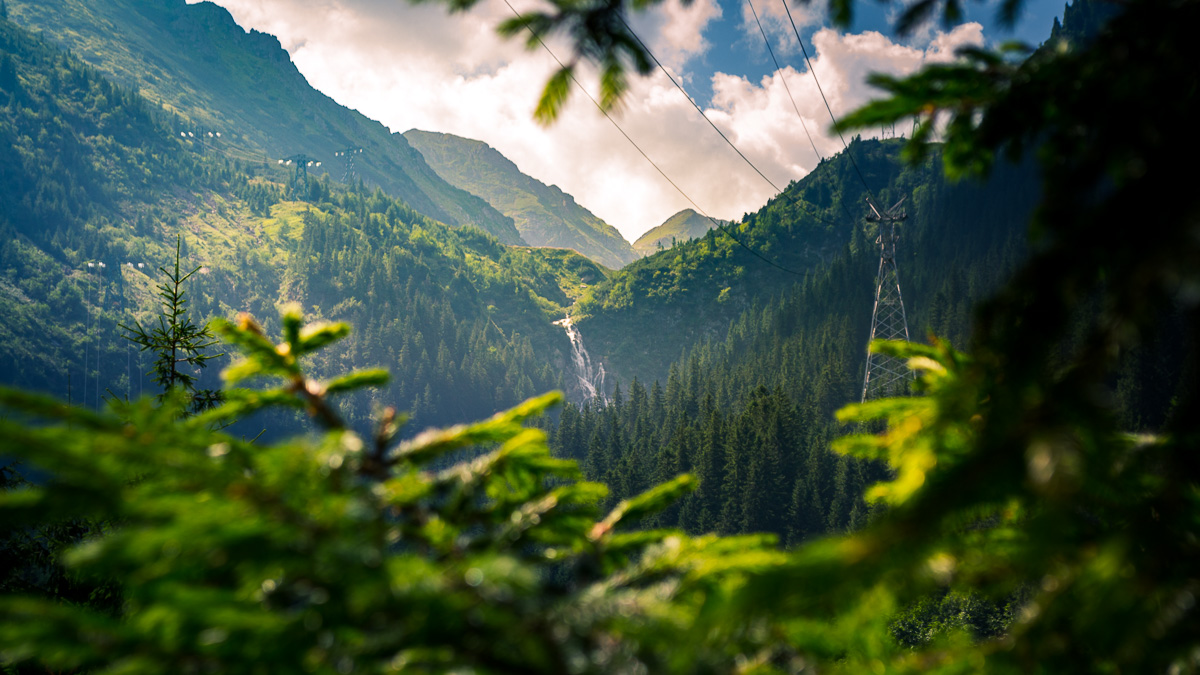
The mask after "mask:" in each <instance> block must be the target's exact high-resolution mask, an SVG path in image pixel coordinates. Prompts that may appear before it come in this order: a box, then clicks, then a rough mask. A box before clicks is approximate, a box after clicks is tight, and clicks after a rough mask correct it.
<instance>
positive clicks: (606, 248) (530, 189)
mask: <svg viewBox="0 0 1200 675" xmlns="http://www.w3.org/2000/svg"><path fill="white" fill-rule="evenodd" d="M404 137H405V138H406V139H408V142H409V143H411V144H412V145H413V147H415V148H416V149H417V150H419V151H420V152H421V154H422V155H424V156H425V161H426V162H428V163H429V165H430V166H431V167H433V170H434V171H436V172H437V173H438V175H439V176H441V177H442V178H443V179H445V180H446V182H448V183H450V184H451V185H454V186H456V187H459V188H462V189H463V190H467V191H468V192H470V193H472V194H476V195H479V196H480V197H483V198H484V199H485V200H487V202H488V203H489V204H491V205H492V206H493V207H495V208H496V210H498V211H500V212H501V213H503V214H504V215H506V216H508V217H511V218H512V219H513V222H514V223H515V224H516V227H517V230H518V231H519V232H520V233H521V236H522V237H523V238H524V239H525V241H526V242H528V243H529V245H531V246H549V247H555V248H569V249H572V250H574V251H576V252H577V253H581V254H583V255H585V256H587V257H589V258H591V259H592V260H595V261H596V262H598V263H600V264H602V265H604V266H606V267H609V268H612V269H620V268H622V267H624V266H625V265H627V264H629V263H631V262H633V261H634V260H637V258H638V257H639V256H638V255H637V253H635V252H634V250H633V247H632V246H630V244H629V242H628V241H626V240H625V238H624V237H622V236H621V233H620V232H618V231H617V229H616V228H615V227H613V226H612V225H609V224H608V223H606V222H604V221H603V220H601V219H600V218H598V217H597V216H596V215H595V214H593V213H592V212H591V211H588V210H587V209H586V208H584V207H582V206H580V205H579V204H577V203H576V202H575V198H574V197H572V196H571V195H569V194H567V193H565V192H563V191H562V190H560V189H559V188H558V187H557V186H555V185H546V184H545V183H542V182H541V181H539V180H537V179H535V178H532V177H530V176H528V175H526V174H524V173H522V172H521V170H520V169H519V168H517V165H516V164H514V163H513V162H512V161H511V160H510V159H508V158H507V157H505V156H504V155H502V154H500V152H499V151H497V150H495V149H494V148H492V147H491V146H489V145H488V144H486V143H484V142H482V141H476V140H471V139H469V138H462V137H460V136H455V135H453V134H444V133H436V132H429V131H421V130H419V129H412V130H410V131H406V132H404Z"/></svg>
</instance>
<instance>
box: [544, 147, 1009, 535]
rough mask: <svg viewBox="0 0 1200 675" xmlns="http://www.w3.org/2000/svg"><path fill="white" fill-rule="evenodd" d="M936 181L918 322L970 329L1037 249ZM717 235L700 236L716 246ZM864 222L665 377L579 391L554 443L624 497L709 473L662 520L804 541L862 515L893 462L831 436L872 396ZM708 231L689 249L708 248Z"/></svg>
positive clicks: (917, 251)
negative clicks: (866, 497) (987, 301)
mask: <svg viewBox="0 0 1200 675" xmlns="http://www.w3.org/2000/svg"><path fill="white" fill-rule="evenodd" d="M1005 173H1007V174H1008V177H1007V178H1004V177H998V178H997V179H996V180H997V182H996V183H993V184H992V187H991V189H1000V187H999V186H1000V185H1001V184H1002V183H1003V181H1006V180H1008V181H1013V182H1015V183H1016V184H1017V185H1020V184H1021V183H1020V181H1029V180H1030V179H1029V177H1028V176H1027V175H1023V174H1022V173H1021V172H1020V171H1019V170H1017V169H1009V170H1007V171H1006V172H1005ZM941 187H942V188H943V189H946V188H947V187H948V186H941ZM928 190H929V188H928V187H927V186H918V188H917V194H918V198H919V200H920V201H921V202H922V204H923V205H924V208H926V209H928V210H930V211H933V214H931V215H935V214H936V217H929V218H926V219H921V218H917V217H914V218H912V219H911V220H910V221H909V222H908V223H906V227H908V228H909V229H910V231H912V230H915V231H912V233H911V234H910V236H908V237H906V238H905V240H904V241H903V242H902V245H903V246H906V247H908V248H909V249H910V250H908V251H906V252H905V253H906V255H905V256H904V259H905V260H906V261H908V265H907V268H908V269H906V268H905V267H904V266H903V263H902V266H901V268H900V269H901V274H902V276H901V284H902V290H903V291H904V298H905V304H906V308H907V309H908V312H909V325H910V327H911V329H912V332H913V338H914V339H916V340H924V339H926V337H927V336H928V335H929V334H931V333H933V334H937V335H938V336H940V337H941V338H942V339H945V340H948V341H950V342H951V343H953V344H958V345H962V344H964V343H965V342H966V339H967V330H968V328H967V327H968V326H969V322H970V315H971V311H972V308H973V307H974V306H975V305H976V303H978V302H979V301H980V300H982V299H983V298H984V297H985V296H986V295H987V294H988V293H990V292H991V291H992V290H994V289H995V288H997V287H998V286H999V284H1000V283H1001V282H1002V280H1003V279H1004V278H1005V276H1006V275H1007V274H1008V273H1010V272H1011V270H1012V269H1013V268H1014V267H1015V266H1016V265H1017V263H1019V261H1020V259H1021V258H1022V257H1023V255H1024V251H1025V247H1024V244H1023V243H1022V242H1023V237H1022V232H1021V230H1022V228H1021V227H1020V225H1019V224H1018V223H1013V224H1011V225H1008V226H1006V227H993V228H983V229H977V230H972V229H968V228H965V227H964V228H952V227H949V225H950V223H953V222H956V221H957V219H956V218H954V214H955V213H956V210H955V206H954V204H953V202H952V203H951V204H950V205H949V207H944V206H938V205H936V203H933V202H930V201H927V200H928V197H927V195H928V194H929V193H928ZM980 192H981V190H980V189H970V188H968V192H967V193H966V194H965V195H962V198H963V199H962V202H960V206H958V207H957V208H961V209H967V208H969V205H970V204H974V203H979V193H980ZM983 203H985V204H986V203H987V202H983ZM775 204H778V201H777V202H775ZM768 208H771V207H768ZM1027 208H1028V207H1027ZM943 209H945V210H943ZM958 213H961V212H958ZM959 217H962V216H961V215H960V216H959ZM939 218H949V219H950V220H949V222H947V227H945V228H940V227H937V225H936V223H938V222H939ZM755 220H758V219H755ZM759 222H761V220H759ZM714 235H715V232H710V233H709V234H708V235H706V236H705V238H704V239H703V240H700V242H696V243H700V244H705V243H707V244H708V245H709V246H712V245H713V244H714V243H715V242H714V241H713V240H714ZM717 236H719V235H717ZM853 236H854V241H852V242H851V243H849V244H846V245H845V246H844V247H843V249H842V251H841V252H840V253H839V254H836V255H833V256H832V258H833V259H832V261H831V262H830V263H828V264H825V265H816V266H814V268H813V269H812V271H811V272H810V273H809V274H807V275H806V276H805V277H804V279H803V280H802V281H800V282H798V283H794V284H792V285H790V286H783V285H782V284H780V285H779V286H778V287H777V288H778V289H779V290H778V295H777V296H775V297H770V296H769V295H767V293H766V292H765V289H764V292H762V293H761V294H759V295H757V296H756V297H754V298H753V299H751V300H750V306H749V307H744V308H743V309H742V311H741V312H740V313H738V314H737V315H735V316H736V318H735V319H734V320H732V321H731V322H730V323H729V324H727V330H726V331H725V334H724V335H723V336H722V337H719V338H714V339H705V340H702V341H699V342H698V343H695V344H694V346H692V347H690V348H688V349H687V352H686V353H685V354H684V355H683V356H682V357H681V358H679V359H678V360H675V361H674V362H671V363H670V367H669V369H668V371H667V374H666V376H665V377H663V378H661V379H657V378H655V379H647V380H639V379H634V380H632V381H631V382H628V381H627V384H626V385H625V389H624V391H620V390H618V392H616V393H614V396H613V398H612V400H611V402H609V403H608V404H607V405H605V404H593V405H589V406H583V407H576V406H571V405H568V406H567V409H566V410H564V412H563V414H562V415H561V417H560V422H559V425H558V427H557V428H556V429H555V432H554V434H553V436H552V444H553V446H554V447H555V448H556V449H557V451H559V452H561V453H563V454H564V455H565V456H570V457H573V458H576V459H579V460H580V461H581V462H582V464H583V466H584V468H585V471H586V472H587V473H588V476H589V477H591V478H593V479H595V480H602V481H604V482H605V483H606V484H608V485H610V486H611V487H612V488H613V495H612V497H611V498H612V499H614V500H615V499H620V498H622V497H624V496H629V495H631V494H636V493H637V492H639V491H640V490H643V489H646V488H647V487H648V486H650V485H654V484H656V483H658V482H661V481H662V480H663V479H664V477H669V476H673V475H677V474H679V473H683V472H689V473H693V474H695V475H696V476H697V478H698V479H699V481H700V487H699V489H698V490H697V491H696V492H695V493H694V494H692V495H689V496H687V497H684V498H683V499H682V500H681V502H680V504H679V505H678V507H677V508H673V509H670V510H667V511H665V512H664V513H663V514H660V515H659V516H658V521H656V522H657V523H658V524H659V525H661V526H670V527H680V528H683V529H685V530H686V531H689V532H693V533H702V532H710V531H716V532H721V533H724V534H739V533H748V532H773V533H775V534H777V535H778V536H779V537H780V540H781V541H783V542H785V543H788V544H792V545H794V544H797V543H799V542H801V541H804V540H805V539H808V538H812V537H815V536H818V535H822V534H825V533H838V532H845V531H849V530H852V529H857V528H858V527H861V526H862V525H863V524H864V523H865V522H866V520H867V518H868V517H869V516H870V508H869V507H868V505H867V504H866V503H865V502H864V501H863V499H862V495H863V490H864V488H865V487H866V486H867V485H869V484H871V483H873V482H875V481H877V480H880V479H881V478H883V476H884V474H883V473H882V470H883V469H882V466H881V465H878V464H874V463H868V462H862V461H859V460H856V459H853V458H850V457H846V456H842V455H837V454H835V453H834V452H833V451H832V450H831V445H832V441H833V439H834V438H836V437H838V436H841V435H843V434H844V433H845V431H846V430H845V429H844V428H843V427H841V425H839V424H838V423H837V422H836V421H835V420H834V416H833V413H834V411H835V410H837V409H838V408H840V407H842V406H844V405H846V404H847V403H850V402H853V401H857V400H858V399H859V397H860V396H861V392H862V382H863V369H864V367H865V357H866V344H867V337H868V333H869V330H870V321H871V309H872V301H873V297H872V295H873V292H874V279H875V273H876V270H877V269H878V262H879V253H878V248H877V247H875V246H873V245H871V244H869V243H868V242H866V241H865V237H864V236H863V235H862V230H861V229H860V230H859V231H858V232H857V233H855V234H854V235H853ZM693 245H694V244H693ZM693 245H682V246H677V247H676V249H675V251H680V249H682V252H683V254H684V255H687V254H688V253H691V254H692V255H695V253H694V252H692V251H691V246H693ZM670 253H672V251H665V252H663V253H660V254H659V256H663V255H669V254H670ZM931 260H940V261H944V264H942V265H937V264H933V265H931V264H930V263H929V262H928V261H931ZM707 263H708V264H709V265H710V267H709V269H710V270H712V271H713V272H714V273H719V270H720V267H719V266H717V265H716V264H714V263H713V262H712V261H711V260H710V261H707ZM759 266H760V267H762V266H763V264H762V263H761V261H760V263H759ZM906 271H908V272H909V273H908V274H904V273H905V272H906ZM781 276H782V275H781ZM911 289H917V291H916V292H911ZM915 298H920V300H917V299H915ZM921 303H924V304H921ZM593 323H594V321H593ZM681 323H682V321H681ZM589 325H590V324H589ZM618 386H619V385H618Z"/></svg>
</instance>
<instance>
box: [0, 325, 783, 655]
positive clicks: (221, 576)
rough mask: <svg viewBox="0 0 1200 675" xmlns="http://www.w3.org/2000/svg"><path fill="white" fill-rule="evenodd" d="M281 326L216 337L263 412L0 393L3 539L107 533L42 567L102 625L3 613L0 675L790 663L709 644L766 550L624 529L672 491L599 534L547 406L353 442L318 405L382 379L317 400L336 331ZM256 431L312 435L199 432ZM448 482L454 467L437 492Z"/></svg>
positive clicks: (47, 608) (73, 613)
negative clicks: (261, 427)
mask: <svg viewBox="0 0 1200 675" xmlns="http://www.w3.org/2000/svg"><path fill="white" fill-rule="evenodd" d="M281 325H282V333H283V335H282V340H281V341H279V342H278V343H276V342H275V341H273V340H269V339H268V338H267V337H266V335H265V334H264V332H263V330H262V328H261V327H260V326H259V325H258V324H257V323H256V322H255V321H254V320H253V319H252V318H250V317H249V316H248V315H243V316H242V317H240V318H239V319H238V321H237V322H236V323H231V322H221V323H219V324H218V325H217V331H218V332H219V333H220V334H221V336H222V337H223V338H224V339H225V340H226V341H228V342H229V343H230V344H231V345H233V346H235V347H237V349H238V350H239V351H240V352H241V354H242V358H241V359H240V360H238V361H237V362H235V363H234V364H233V365H231V366H230V367H229V368H228V369H227V370H226V371H225V373H224V377H225V378H226V379H227V381H229V382H230V383H237V382H241V381H244V380H255V381H259V382H263V383H264V384H267V387H266V388H260V389H229V390H227V391H226V397H225V398H226V401H225V402H224V403H223V404H222V405H221V406H219V407H216V408H213V409H211V410H209V411H206V412H204V413H202V414H199V415H196V416H193V417H185V416H183V414H182V412H183V407H184V406H185V401H184V397H182V396H181V395H175V396H168V397H167V398H166V399H164V400H163V402H162V404H161V405H156V404H155V403H154V402H153V401H151V400H141V401H136V402H132V403H126V402H121V401H112V402H111V404H110V408H109V409H108V410H106V411H104V412H101V413H94V412H90V411H87V410H84V409H80V408H70V407H67V406H64V405H62V404H60V403H58V402H55V401H52V400H49V399H46V398H41V397H38V396H34V395H31V394H25V393H19V392H15V391H12V390H4V391H2V392H0V402H2V403H3V406H4V408H5V409H6V410H8V411H10V412H12V413H15V414H16V415H19V417H20V418H21V419H23V420H37V421H35V422H33V423H27V422H25V421H16V419H14V417H9V418H8V419H6V420H4V421H3V422H0V427H2V433H0V438H2V439H3V440H0V453H2V454H5V455H9V456H15V457H17V458H19V459H20V460H21V461H22V462H24V463H25V464H24V466H26V467H31V468H34V467H35V468H36V470H37V471H38V472H39V474H40V475H41V476H43V477H44V480H41V481H39V483H38V484H36V485H34V484H24V485H20V486H13V487H12V489H9V490H7V491H6V492H4V493H3V496H2V498H0V513H2V514H3V516H2V517H0V522H3V530H4V533H5V534H7V535H10V536H11V535H13V534H15V533H20V532H27V531H29V529H30V528H35V527H40V526H42V524H44V523H45V522H47V520H55V519H61V520H69V519H76V518H79V519H90V520H93V521H96V520H102V521H106V522H110V523H115V524H116V525H114V526H113V527H111V528H108V529H106V530H104V531H103V532H94V533H93V534H91V535H90V536H87V537H85V538H83V539H82V541H79V542H78V543H77V544H75V545H73V546H70V547H69V548H68V549H67V550H65V551H63V552H62V556H61V558H60V562H61V565H62V569H63V570H64V574H67V575H68V576H69V577H71V578H76V579H99V580H112V581H113V582H114V583H118V584H119V587H120V589H121V594H122V595H121V599H122V602H121V603H120V607H119V610H118V611H117V612H116V613H115V615H114V614H113V613H107V612H103V611H99V610H98V609H96V608H92V607H89V606H86V605H77V604H69V603H63V602H61V598H58V599H56V598H54V597H49V598H47V597H41V598H39V597H37V596H35V595H30V594H28V593H23V592H22V591H23V590H24V589H19V588H16V589H11V588H5V589H4V591H6V592H5V594H4V595H3V596H2V597H0V607H2V609H0V617H2V618H0V659H2V660H3V662H4V663H5V664H6V665H7V666H8V667H10V668H16V669H18V670H19V669H23V668H33V667H34V665H35V664H36V666H37V667H38V668H50V669H52V670H56V671H60V670H73V669H82V670H104V671H112V672H117V671H120V672H130V673H133V672H155V673H159V672H165V671H170V672H193V671H219V672H230V673H236V672H250V673H259V672H337V673H346V672H355V671H357V672H383V671H389V670H406V671H409V672H448V671H456V672H518V671H519V672H545V673H565V672H581V673H585V672H596V673H601V672H634V671H636V670H639V669H640V670H641V672H646V670H647V669H648V670H651V671H654V672H696V671H697V669H700V670H705V671H708V670H714V669H715V670H719V671H726V670H730V669H733V668H735V667H736V666H737V664H738V663H739V660H741V659H744V658H746V657H747V655H751V656H753V657H755V658H766V657H767V656H770V655H774V654H776V653H779V652H780V650H781V649H784V645H783V643H780V642H778V640H777V638H778V635H779V632H778V630H779V629H778V627H776V628H774V629H772V627H771V624H769V623H761V622H759V623H755V624H749V625H729V624H726V623H724V622H723V621H721V617H722V613H721V608H722V607H723V606H724V605H725V604H726V603H728V602H729V597H730V594H731V593H733V592H734V591H735V590H736V588H737V587H738V586H740V585H741V584H742V583H743V581H744V579H745V578H746V576H747V575H750V574H754V573H755V571H756V570H759V569H762V568H764V567H771V566H774V565H778V564H779V562H780V561H781V560H782V558H783V556H782V555H781V554H780V553H777V552H775V551H773V550H772V547H771V540H770V539H769V538H767V537H741V538H736V539H720V538H717V537H702V538H690V537H687V536H684V535H682V534H680V533H678V532H673V531H669V530H637V531H634V530H630V528H629V526H630V525H631V524H634V523H637V522H638V521H640V520H642V519H644V518H646V517H647V516H648V515H652V514H653V513H655V512H657V511H659V510H661V509H662V508H664V507H665V506H667V505H668V504H669V503H670V502H672V501H673V500H674V499H676V498H678V496H679V495H681V494H683V493H684V492H687V491H688V490H691V489H692V488H693V487H694V480H693V479H691V478H690V477H688V476H681V477H679V478H677V479H675V480H673V481H670V482H668V483H666V484H663V485H660V486H658V487H657V488H654V489H652V490H649V491H647V492H646V493H644V494H642V495H640V496H637V497H635V498H632V499H629V500H626V501H623V502H621V503H620V504H619V505H617V506H616V508H614V509H613V510H612V511H611V512H609V513H608V514H607V515H603V514H601V513H600V512H599V511H598V509H597V503H598V502H599V501H601V500H602V499H603V498H604V496H605V493H606V491H607V490H606V488H605V487H604V486H603V485H600V484H596V483H587V482H579V480H578V478H579V471H578V468H577V467H576V465H575V463H574V462H571V461H566V460H559V459H554V458H552V457H551V456H550V454H549V450H548V448H547V447H546V443H545V436H544V434H543V433H542V432H541V431H538V430H536V429H529V428H526V427H525V426H523V424H522V422H524V421H525V420H527V419H528V418H529V417H531V416H533V415H537V414H540V413H541V412H543V411H544V410H545V409H546V408H547V407H548V406H550V405H552V404H554V403H557V402H558V401H559V400H560V396H559V395H558V394H548V395H546V396H542V397H539V398H535V399H531V400H529V401H527V402H526V403H524V404H522V405H520V406H518V407H517V408H514V409H512V410H509V411H507V412H503V413H500V414H497V415H496V416H494V417H492V418H491V419H488V420H485V421H483V422H479V423H476V424H472V425H460V426H456V427H452V428H449V429H443V430H431V431H427V432H425V433H423V434H421V435H419V436H417V437H416V438H413V439H411V440H409V441H405V442H400V443H397V442H395V438H396V435H397V432H398V431H399V429H400V427H401V425H402V424H403V418H401V417H398V416H397V415H396V414H395V412H394V411H393V410H391V409H386V410H383V411H381V412H380V414H379V419H378V427H377V430H376V432H375V433H374V434H373V435H371V436H369V437H363V436H360V435H359V434H356V433H355V432H353V431H351V430H349V429H348V428H347V427H346V426H345V424H344V422H343V420H342V418H341V416H340V414H339V412H338V411H337V408H336V406H335V404H334V401H333V398H334V397H335V396H337V395H340V394H342V393H343V392H346V391H349V390H352V389H354V388H357V387H362V386H379V385H381V384H383V383H384V382H385V381H386V379H387V377H386V373H383V372H381V371H367V372H359V373H354V374H351V375H348V376H344V377H341V378H337V379H334V380H331V381H325V382H322V381H317V380H314V379H312V378H310V377H309V376H308V374H307V373H306V371H305V369H304V368H303V365H302V364H303V362H304V357H305V356H306V355H308V354H311V353H313V352H315V351H317V350H320V349H322V348H324V347H326V346H328V345H329V344H331V343H333V342H335V341H336V340H338V339H341V338H343V337H344V336H345V335H346V334H347V333H348V332H349V329H348V327H347V326H346V325H345V324H323V323H318V324H307V325H306V324H305V323H304V322H303V320H302V318H301V316H300V314H299V311H298V310H297V309H294V308H293V309H288V310H286V311H285V313H284V314H283V316H282V319H281ZM177 393H178V392H177ZM270 406H289V407H299V408H303V409H305V410H307V411H308V413H309V414H310V416H311V417H312V418H313V419H314V421H315V422H316V423H317V425H318V427H319V432H314V433H309V434H307V435H303V436H300V437H296V438H293V439H290V440H287V441H284V442H281V443H277V444H272V445H256V444H253V443H251V442H247V441H245V440H240V439H238V438H235V437H232V436H229V435H227V434H225V433H223V432H220V431H214V430H213V429H214V427H215V426H218V425H217V424H216V423H220V422H224V421H228V420H229V419H232V418H236V417H240V416H244V415H247V414H249V413H250V412H252V411H254V410H256V409H261V408H264V407H270ZM470 449H474V452H471V453H470V454H469V455H467V456H465V458H464V455H463V454H462V453H463V452H465V451H468V450H470ZM447 457H456V458H459V459H460V461H457V463H454V464H453V465H451V466H449V467H448V468H444V469H441V470H436V469H434V468H433V466H434V463H436V462H438V461H439V460H444V459H445V458H447ZM668 645H670V647H671V648H670V649H667V648H666V647H667V646H668Z"/></svg>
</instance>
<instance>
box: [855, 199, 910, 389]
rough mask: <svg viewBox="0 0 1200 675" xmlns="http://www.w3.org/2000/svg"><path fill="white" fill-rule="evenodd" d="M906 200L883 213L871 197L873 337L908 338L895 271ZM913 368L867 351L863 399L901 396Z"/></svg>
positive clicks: (869, 200) (874, 338)
mask: <svg viewBox="0 0 1200 675" xmlns="http://www.w3.org/2000/svg"><path fill="white" fill-rule="evenodd" d="M903 203H904V199H903V198H901V199H900V201H898V202H896V204H895V206H893V207H892V208H890V209H888V210H887V211H885V212H881V211H880V210H879V209H878V208H877V207H876V205H875V203H874V202H873V201H872V200H871V199H870V198H868V199H867V205H868V206H870V207H871V214H870V215H868V216H867V220H869V221H872V222H877V223H879V237H878V238H877V239H876V240H875V243H876V244H879V274H878V276H876V277H875V311H874V313H873V314H872V315H871V339H872V340H908V318H907V317H906V316H905V314H904V300H903V299H902V298H901V297H900V277H899V275H898V274H897V273H896V242H897V241H899V239H900V231H899V224H900V222H901V221H903V220H904V219H905V218H907V217H908V215H907V214H906V213H905V212H904V211H902V210H901V209H900V205H901V204H903ZM911 379H912V371H910V370H909V369H908V365H907V364H906V363H905V362H904V360H903V359H898V358H895V357H893V356H887V355H884V354H872V353H869V352H868V353H867V368H866V373H865V374H864V375H863V394H862V400H863V401H867V400H870V399H876V398H885V397H888V396H899V395H902V394H905V393H906V392H907V391H908V381H909V380H911Z"/></svg>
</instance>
